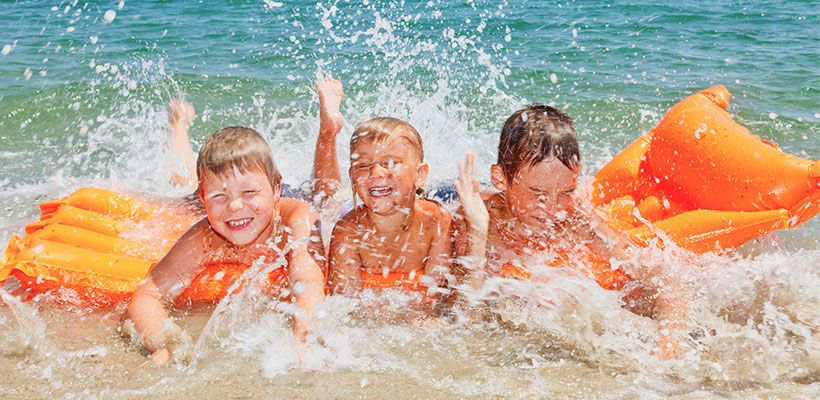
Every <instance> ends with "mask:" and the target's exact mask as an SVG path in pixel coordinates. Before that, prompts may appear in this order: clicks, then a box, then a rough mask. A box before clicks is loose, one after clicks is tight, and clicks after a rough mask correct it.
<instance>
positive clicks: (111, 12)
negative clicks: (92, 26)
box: [103, 10, 117, 24]
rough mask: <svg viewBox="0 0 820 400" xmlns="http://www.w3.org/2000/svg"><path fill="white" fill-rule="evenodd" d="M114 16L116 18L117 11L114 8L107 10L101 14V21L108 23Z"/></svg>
mask: <svg viewBox="0 0 820 400" xmlns="http://www.w3.org/2000/svg"><path fill="white" fill-rule="evenodd" d="M114 18H117V12H116V11H114V10H108V11H106V12H105V14H104V15H103V22H105V23H106V24H110V23H111V21H113V20H114Z"/></svg>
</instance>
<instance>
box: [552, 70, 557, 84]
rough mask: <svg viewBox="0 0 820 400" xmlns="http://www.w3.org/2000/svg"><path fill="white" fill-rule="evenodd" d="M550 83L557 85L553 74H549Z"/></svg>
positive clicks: (555, 76)
mask: <svg viewBox="0 0 820 400" xmlns="http://www.w3.org/2000/svg"><path fill="white" fill-rule="evenodd" d="M550 82H552V83H553V84H556V83H558V75H555V72H553V73H551V74H550Z"/></svg>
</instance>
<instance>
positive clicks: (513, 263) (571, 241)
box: [453, 104, 686, 358]
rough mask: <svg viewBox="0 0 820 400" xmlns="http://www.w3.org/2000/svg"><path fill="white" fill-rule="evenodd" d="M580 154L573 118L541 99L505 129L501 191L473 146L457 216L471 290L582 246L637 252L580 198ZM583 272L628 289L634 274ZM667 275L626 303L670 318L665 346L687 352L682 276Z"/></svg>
mask: <svg viewBox="0 0 820 400" xmlns="http://www.w3.org/2000/svg"><path fill="white" fill-rule="evenodd" d="M580 160H581V155H580V152H579V148H578V142H577V139H576V137H575V129H574V128H573V126H572V120H571V119H570V118H569V117H568V116H567V115H566V114H564V113H563V112H561V111H559V110H557V109H555V108H553V107H550V106H546V105H541V104H534V105H532V106H529V107H526V108H523V109H521V110H518V111H516V112H515V113H513V115H512V116H510V117H509V118H508V119H507V121H506V123H505V124H504V127H503V128H502V130H501V139H500V141H499V145H498V162H497V164H495V165H493V166H492V167H491V177H492V184H493V186H494V187H495V188H496V189H497V190H498V193H495V194H492V195H490V196H488V197H487V198H486V199H485V198H484V197H483V196H482V195H481V194H480V193H479V183H478V181H477V180H475V179H473V168H474V163H475V155H473V154H470V153H468V154H467V157H466V160H465V161H464V162H459V173H460V179H459V180H458V181H456V183H455V185H456V190H457V192H458V194H459V197H460V199H461V203H462V206H461V208H459V210H458V211H457V213H456V215H455V217H454V222H453V240H454V242H455V245H454V256H455V260H456V264H457V266H458V268H457V269H458V275H459V277H460V281H461V283H462V284H463V287H466V288H468V289H467V291H468V292H469V291H479V290H480V289H481V288H482V287H483V284H484V281H485V280H486V279H487V278H488V277H489V276H492V275H502V276H512V277H517V278H521V277H522V276H524V277H529V276H531V275H532V272H534V271H532V270H531V268H530V267H528V266H537V265H553V264H554V263H555V262H556V261H555V260H558V262H559V263H560V264H570V263H569V261H571V260H572V259H573V258H575V257H576V253H577V252H578V249H579V248H582V249H584V250H586V249H589V250H591V252H589V253H594V254H598V255H600V256H603V259H604V260H606V259H609V257H611V256H617V257H618V258H622V259H628V258H629V257H628V254H627V252H628V250H629V249H630V245H629V244H628V243H627V242H625V241H624V240H623V239H621V238H620V237H619V236H617V235H615V234H614V232H612V231H611V230H610V229H609V228H608V227H607V226H606V224H605V223H602V222H600V221H597V220H596V217H594V216H593V215H590V214H589V213H586V212H583V211H582V210H581V209H580V208H579V207H577V206H576V204H575V203H574V200H573V193H574V192H575V189H576V183H577V180H578V175H579V172H580ZM562 260H563V261H566V262H565V263H561V262H560V261H562ZM587 267H588V266H587ZM535 272H537V271H535ZM583 273H584V274H585V275H587V276H588V277H590V278H592V279H594V280H595V281H596V282H597V283H598V284H599V285H600V286H601V287H603V288H605V289H615V290H620V289H622V288H623V287H624V286H625V285H626V284H627V283H628V282H629V281H630V280H631V277H629V276H628V275H627V274H625V273H624V272H622V271H621V270H619V269H611V268H609V267H607V268H597V269H596V268H585V271H583ZM658 273H659V271H657V269H654V270H653V271H651V273H650V275H651V276H641V277H640V278H642V279H643V280H647V281H649V280H653V279H652V278H655V275H657V274H658ZM662 278H663V277H662ZM661 280H662V281H664V284H663V286H664V287H663V290H660V289H659V288H655V289H654V290H653V291H654V292H655V293H653V294H651V295H649V294H646V293H643V292H641V290H636V291H633V293H632V294H628V295H627V296H628V299H627V298H626V297H627V296H625V301H624V302H625V303H627V305H632V307H631V309H632V310H633V311H635V312H637V313H639V314H642V315H651V316H654V317H656V318H657V319H659V320H661V321H662V322H663V323H664V324H665V325H666V328H667V329H668V332H669V333H668V334H661V337H660V340H659V342H658V346H659V350H658V353H659V356H660V357H662V358H670V357H674V356H679V355H680V349H679V348H678V346H677V341H678V334H677V333H675V332H676V331H678V330H681V329H684V328H685V314H686V306H685V302H684V300H683V298H682V294H681V292H680V291H679V290H677V288H676V287H673V286H676V283H677V282H676V281H675V280H674V279H671V278H668V279H665V280H664V279H661ZM633 286H635V285H633ZM667 286H668V287H667ZM467 297H469V295H468V296H467Z"/></svg>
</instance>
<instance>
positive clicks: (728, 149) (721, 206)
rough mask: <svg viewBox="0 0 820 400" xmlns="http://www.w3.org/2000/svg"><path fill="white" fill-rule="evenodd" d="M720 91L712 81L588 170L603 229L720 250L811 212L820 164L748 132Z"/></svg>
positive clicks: (818, 204)
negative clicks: (592, 172)
mask: <svg viewBox="0 0 820 400" xmlns="http://www.w3.org/2000/svg"><path fill="white" fill-rule="evenodd" d="M729 97H730V96H729V91H728V90H727V89H726V88H725V87H723V86H715V87H712V88H709V89H706V90H703V91H701V92H698V93H696V94H694V95H691V96H689V97H687V98H685V99H684V100H682V101H681V102H679V103H678V104H676V105H675V106H674V107H672V108H671V109H670V110H669V111H668V112H667V113H666V115H664V117H663V119H661V121H660V123H658V125H657V126H656V127H655V128H653V129H652V130H650V131H649V133H647V134H646V135H644V136H643V137H641V138H639V139H638V140H636V141H635V142H634V143H632V144H631V145H630V146H629V147H627V148H626V149H625V150H623V151H622V152H621V153H620V154H618V155H617V156H615V158H613V159H612V161H610V162H609V163H608V164H607V165H606V166H604V167H603V168H602V169H601V170H600V171H599V172H598V173H597V174H595V178H594V183H593V191H592V203H593V204H594V205H595V207H596V209H597V210H599V211H600V212H601V214H602V215H603V217H604V219H605V220H606V221H607V222H608V223H609V224H610V226H612V227H613V228H615V229H616V230H618V231H620V232H623V233H625V234H626V235H627V236H628V237H629V238H630V239H631V240H632V241H634V242H635V243H637V244H640V245H643V246H648V245H650V244H652V243H657V244H659V245H660V246H664V245H665V244H666V243H668V242H669V241H672V242H674V243H675V244H676V245H678V246H679V247H681V248H684V249H687V250H690V251H693V252H695V253H705V252H709V251H718V252H721V251H727V250H731V249H734V248H736V247H737V246H740V245H741V244H743V243H745V242H746V241H748V240H750V239H752V238H755V237H758V236H761V235H764V234H766V233H768V232H771V231H773V230H777V229H782V228H793V227H796V226H798V225H800V224H802V223H804V222H806V221H807V220H809V219H811V218H812V217H813V216H814V215H816V214H817V213H818V212H819V211H820V162H813V161H810V160H806V159H803V158H800V157H795V156H792V155H789V154H786V153H784V152H782V151H780V150H779V149H778V148H777V146H775V145H774V144H772V143H770V142H767V141H764V140H761V139H760V138H759V137H758V136H755V135H752V134H750V133H749V131H748V130H747V129H746V128H744V127H743V126H741V125H739V124H738V123H736V122H735V121H734V120H733V119H732V117H731V115H729V113H727V112H726V111H725V109H726V107H728V105H729Z"/></svg>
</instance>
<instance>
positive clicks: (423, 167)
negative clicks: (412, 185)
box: [416, 163, 430, 189]
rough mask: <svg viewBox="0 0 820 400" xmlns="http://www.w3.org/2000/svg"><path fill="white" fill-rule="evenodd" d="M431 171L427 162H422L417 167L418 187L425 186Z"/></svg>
mask: <svg viewBox="0 0 820 400" xmlns="http://www.w3.org/2000/svg"><path fill="white" fill-rule="evenodd" d="M429 173H430V166H429V165H427V163H421V164H420V165H419V166H418V167H417V168H416V189H418V188H420V187H422V186H424V182H427V174H429Z"/></svg>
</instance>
